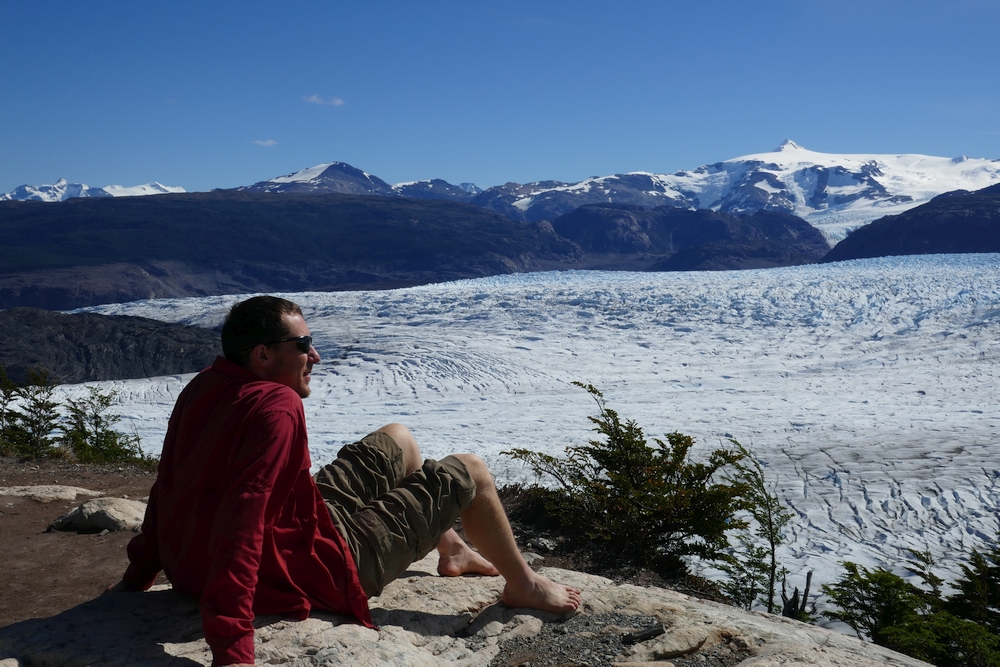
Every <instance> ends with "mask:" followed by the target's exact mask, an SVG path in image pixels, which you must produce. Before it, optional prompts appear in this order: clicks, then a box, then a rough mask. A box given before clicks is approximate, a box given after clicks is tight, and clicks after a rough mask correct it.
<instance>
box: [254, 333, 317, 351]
mask: <svg viewBox="0 0 1000 667" xmlns="http://www.w3.org/2000/svg"><path fill="white" fill-rule="evenodd" d="M291 341H294V342H295V348H296V349H297V350H298V351H299V352H301V353H302V354H309V351H310V350H311V349H312V344H313V339H312V336H293V337H292V338H282V339H281V340H272V341H271V342H269V343H264V345H267V346H268V347H271V346H272V345H277V344H278V343H288V342H291Z"/></svg>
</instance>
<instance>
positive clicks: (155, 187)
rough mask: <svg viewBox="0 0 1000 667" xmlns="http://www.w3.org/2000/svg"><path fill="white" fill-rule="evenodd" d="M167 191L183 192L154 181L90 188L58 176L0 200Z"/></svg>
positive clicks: (22, 186)
mask: <svg viewBox="0 0 1000 667" xmlns="http://www.w3.org/2000/svg"><path fill="white" fill-rule="evenodd" d="M168 192H184V188H182V187H178V186H171V185H163V184H162V183H157V182H155V181H154V182H152V183H146V184H145V185H133V186H131V187H122V186H121V185H106V186H104V187H103V188H92V187H90V186H89V185H86V184H84V183H68V182H67V181H66V179H65V178H60V179H59V180H58V181H56V182H55V183H53V184H52V185H21V186H18V187H16V188H14V189H13V190H11V191H10V192H8V193H7V194H0V201H43V202H60V201H66V200H67V199H73V198H75V197H138V196H143V195H157V194H165V193H168Z"/></svg>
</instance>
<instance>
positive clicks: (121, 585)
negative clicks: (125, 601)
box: [101, 579, 125, 595]
mask: <svg viewBox="0 0 1000 667" xmlns="http://www.w3.org/2000/svg"><path fill="white" fill-rule="evenodd" d="M124 590H125V580H124V579H123V580H121V581H119V582H118V583H117V584H111V585H110V586H108V587H107V588H105V589H104V592H103V593H101V595H107V594H108V593H121V592H123V591H124Z"/></svg>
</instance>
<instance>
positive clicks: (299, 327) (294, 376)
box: [257, 314, 319, 398]
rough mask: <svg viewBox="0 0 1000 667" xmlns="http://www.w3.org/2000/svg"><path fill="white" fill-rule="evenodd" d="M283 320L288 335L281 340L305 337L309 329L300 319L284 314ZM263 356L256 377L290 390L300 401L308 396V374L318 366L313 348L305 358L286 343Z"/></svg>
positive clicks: (271, 349) (317, 359)
mask: <svg viewBox="0 0 1000 667" xmlns="http://www.w3.org/2000/svg"><path fill="white" fill-rule="evenodd" d="M284 320H285V326H286V328H287V330H288V333H286V334H285V335H284V336H282V338H295V337H298V336H308V335H309V327H308V326H307V325H306V321H305V319H303V318H302V316H301V315H289V314H286V315H285V317H284ZM265 354H266V355H267V359H268V363H267V364H266V365H262V366H260V367H259V368H260V372H259V373H257V374H258V375H259V376H260V377H262V378H263V379H265V380H270V381H271V382H277V383H278V384H283V385H285V386H286V387H291V388H292V389H294V390H295V393H297V394H298V395H299V396H301V397H302V398H305V397H306V396H308V395H309V393H310V391H311V390H310V388H309V379H310V378H309V374H310V373H311V372H312V367H313V364H315V363H319V352H317V351H316V348H315V347H310V348H309V352H308V354H307V353H305V352H300V351H299V349H298V348H297V347H296V345H295V341H291V340H290V341H285V342H284V343H276V344H274V345H271V346H270V347H268V348H267V350H266V352H265Z"/></svg>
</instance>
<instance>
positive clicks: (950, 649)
mask: <svg viewBox="0 0 1000 667" xmlns="http://www.w3.org/2000/svg"><path fill="white" fill-rule="evenodd" d="M882 639H883V645H884V646H886V647H887V648H891V649H892V650H894V651H899V652H900V653H905V654H906V655H909V656H912V657H914V658H917V659H919V660H924V661H925V662H929V663H931V664H934V665H938V667H1000V638H998V637H997V635H996V634H994V633H993V632H991V631H989V630H988V629H986V628H984V627H982V626H980V625H979V624H978V623H976V622H974V621H970V620H966V619H964V618H958V617H957V616H955V615H953V614H949V613H948V612H946V611H936V612H933V613H930V614H927V615H918V616H914V617H913V618H910V619H908V620H907V621H905V622H903V623H901V624H900V625H894V626H890V627H887V628H885V629H884V631H883V633H882Z"/></svg>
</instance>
